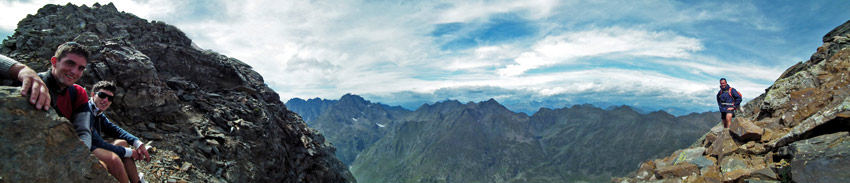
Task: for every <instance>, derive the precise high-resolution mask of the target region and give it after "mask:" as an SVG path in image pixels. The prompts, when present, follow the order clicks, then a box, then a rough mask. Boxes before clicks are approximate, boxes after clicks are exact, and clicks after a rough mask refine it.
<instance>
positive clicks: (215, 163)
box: [0, 3, 355, 182]
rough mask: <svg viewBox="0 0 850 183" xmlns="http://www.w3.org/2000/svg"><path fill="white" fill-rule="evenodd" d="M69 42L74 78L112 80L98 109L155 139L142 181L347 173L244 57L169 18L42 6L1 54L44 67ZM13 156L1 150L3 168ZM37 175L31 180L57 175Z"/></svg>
mask: <svg viewBox="0 0 850 183" xmlns="http://www.w3.org/2000/svg"><path fill="white" fill-rule="evenodd" d="M67 41H75V42H77V43H80V44H83V45H86V46H87V49H88V50H89V51H91V52H92V56H91V58H90V60H89V63H88V66H87V68H86V73H85V74H84V76H83V77H82V78H81V79H80V81H79V82H78V84H80V85H83V86H85V87H86V88H88V89H89V90H90V89H91V86H92V84H94V83H95V81H101V80H111V81H115V83H116V85H117V87H118V88H117V94H116V97H115V103H114V104H112V106H111V107H110V108H109V110H108V111H107V113H106V115H107V116H108V117H109V118H110V119H111V120H112V121H113V122H116V123H117V124H118V125H119V126H121V127H122V128H124V129H125V130H127V131H128V132H130V133H133V134H135V135H136V136H138V137H139V138H141V139H142V140H143V141H144V142H152V145H153V146H155V149H156V150H155V153H153V160H152V161H151V162H139V163H138V165H139V167H140V172H143V173H145V179H146V180H148V181H149V182H187V181H188V182H355V180H354V178H353V177H352V176H351V173H349V171H348V169H347V168H346V167H345V166H344V165H343V164H342V163H341V162H340V161H339V160H338V159H337V158H336V157H334V151H335V150H334V147H333V146H331V145H330V144H328V143H326V142H325V140H324V137H323V136H322V135H321V134H319V133H318V132H317V131H315V130H313V129H310V128H308V127H307V125H306V124H305V123H304V121H303V120H301V118H300V117H299V116H298V115H297V114H295V113H293V112H291V111H289V110H287V109H286V106H284V104H283V103H282V102H281V101H280V97H279V96H278V94H277V93H275V92H274V91H273V90H272V89H271V88H269V87H268V86H267V85H266V84H265V83H264V82H263V78H262V77H261V76H260V75H259V74H258V73H257V72H255V71H253V70H252V68H251V66H249V65H247V64H245V63H243V62H241V61H239V60H237V59H235V58H230V57H227V56H224V55H220V54H218V53H215V52H212V51H209V50H203V49H201V48H198V47H197V46H195V45H194V44H193V43H192V40H190V39H189V38H188V37H186V36H185V34H184V33H183V32H182V31H180V30H179V29H178V28H177V27H174V26H172V25H168V24H165V23H163V22H158V21H147V20H145V19H141V18H139V17H136V16H135V15H132V14H129V13H124V12H120V11H118V9H117V8H116V7H115V6H114V5H113V4H111V3H110V4H107V5H100V4H94V5H92V6H91V7H88V6H76V5H72V4H67V5H64V6H59V5H46V6H44V7H42V8H41V9H39V10H38V13H37V14H35V15H29V16H27V17H26V18H24V19H23V20H21V21H20V22H19V23H18V28H17V29H16V30H15V33H14V35H13V36H11V37H9V38H8V39H6V40H4V41H3V44H2V46H0V54H4V55H7V56H10V57H12V58H14V59H16V60H18V61H21V62H23V63H25V64H27V65H28V66H30V67H32V68H33V69H35V70H36V71H46V70H47V66H48V64H49V59H50V57H51V56H52V55H53V52H54V51H55V49H56V47H57V46H58V45H59V44H62V43H64V42H67ZM4 105H5V102H4ZM31 108H32V107H26V108H22V110H29V109H31ZM14 114H17V113H14ZM5 116H6V115H4V117H5ZM3 122H4V124H3V125H6V124H5V123H6V121H5V120H4V121H3ZM7 134H8V133H7V132H5V131H4V132H3V135H7ZM44 138H45V137H40V138H39V140H44ZM0 140H3V142H4V143H5V144H4V145H11V146H18V145H21V144H17V143H21V142H16V141H12V142H6V141H5V140H6V139H5V137H4V138H3V139H0ZM62 143H65V141H62ZM63 145H64V146H76V145H77V144H74V143H70V144H68V143H65V144H63ZM79 145H80V146H82V144H79ZM32 148H44V147H32ZM6 156H8V155H7V154H2V155H0V157H6ZM66 156H70V155H66ZM15 157H17V156H15ZM51 158H54V157H51ZM48 159H49V158H48ZM54 159H56V160H58V159H60V157H55V158H54ZM13 163H14V164H18V163H17V162H15V161H10V160H7V159H2V164H3V165H2V166H3V167H4V168H5V167H9V166H11V164H13ZM44 166H46V167H49V168H55V169H74V171H81V172H85V171H84V170H78V169H94V168H95V167H92V166H91V165H88V164H86V165H85V166H76V165H73V164H61V163H57V164H49V165H44ZM19 168H22V169H20V170H15V172H21V173H28V172H36V173H37V172H38V170H37V169H38V168H43V167H34V166H26V167H24V166H21V167H19ZM7 170H8V169H3V170H2V172H0V173H6V172H11V171H7ZM91 171H94V170H91ZM83 175H86V174H81V175H80V176H83ZM3 176H5V175H3ZM90 177H91V176H90ZM8 179H9V178H3V180H8ZM3 180H0V182H3ZM16 180H17V179H16ZM39 180H42V179H36V180H35V181H34V182H56V181H53V180H45V181H39ZM12 182H18V181H12ZM21 182H31V181H21ZM59 182H62V181H59ZM70 182H87V181H70Z"/></svg>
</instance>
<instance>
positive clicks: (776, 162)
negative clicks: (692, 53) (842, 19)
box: [612, 21, 850, 183]
mask: <svg viewBox="0 0 850 183" xmlns="http://www.w3.org/2000/svg"><path fill="white" fill-rule="evenodd" d="M823 41H824V43H823V45H822V46H821V47H819V48H818V49H817V52H815V54H813V55H812V57H811V58H810V59H809V60H808V61H806V62H800V63H797V64H796V65H794V66H792V67H791V68H788V70H786V71H785V73H783V74H782V75H781V76H780V77H779V79H777V80H776V82H775V83H774V84H773V85H772V86H770V88H768V89H766V90H765V93H764V94H761V95H760V96H758V97H756V98H755V99H753V100H752V101H750V102H748V103H747V104H746V105H744V107H743V108H742V111H740V112H739V114H738V117H737V118H736V119H735V120H734V121H733V122H732V126H731V127H730V128H729V129H725V130H724V129H723V128H722V127H721V126H719V125H718V126H716V127H715V128H714V129H712V130H711V132H709V133H708V134H705V135H704V136H703V137H702V138H700V139H699V140H697V142H696V143H694V144H693V145H691V147H690V148H688V149H682V150H679V151H676V152H675V153H673V154H671V155H670V156H669V157H666V158H663V159H656V160H651V161H646V162H644V163H641V164H640V166H639V167H640V168H639V169H638V170H637V171H636V172H634V173H633V174H632V175H631V176H630V177H626V178H614V179H612V182H624V183H625V182H807V183H808V182H850V166H848V164H850V134H848V131H850V97H848V96H850V88H848V87H850V49H849V48H848V47H850V21H848V22H846V23H844V24H843V25H841V26H838V27H837V28H835V29H834V30H832V31H831V32H829V33H828V34H827V35H826V36H824V38H823ZM718 120H719V119H718Z"/></svg>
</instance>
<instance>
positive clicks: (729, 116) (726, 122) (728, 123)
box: [723, 112, 732, 128]
mask: <svg viewBox="0 0 850 183" xmlns="http://www.w3.org/2000/svg"><path fill="white" fill-rule="evenodd" d="M731 125H732V113H731V112H730V113H726V118H724V119H723V127H725V128H729V127H730V126H731Z"/></svg>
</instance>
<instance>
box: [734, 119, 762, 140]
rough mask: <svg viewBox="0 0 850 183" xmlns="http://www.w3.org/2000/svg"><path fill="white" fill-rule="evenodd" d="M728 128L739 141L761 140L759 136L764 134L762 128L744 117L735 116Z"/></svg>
mask: <svg viewBox="0 0 850 183" xmlns="http://www.w3.org/2000/svg"><path fill="white" fill-rule="evenodd" d="M729 129H730V130H731V131H732V134H734V135H735V136H736V137H737V138H738V141H741V142H747V141H754V140H761V136H762V134H764V129H762V128H760V127H758V126H756V125H755V124H753V122H751V121H750V120H747V119H744V118H735V120H734V121H733V122H732V125H731V126H730V127H729Z"/></svg>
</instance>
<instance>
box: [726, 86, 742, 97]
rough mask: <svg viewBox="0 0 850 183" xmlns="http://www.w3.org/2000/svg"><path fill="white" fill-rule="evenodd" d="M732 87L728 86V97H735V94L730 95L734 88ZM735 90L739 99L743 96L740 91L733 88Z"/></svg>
mask: <svg viewBox="0 0 850 183" xmlns="http://www.w3.org/2000/svg"><path fill="white" fill-rule="evenodd" d="M734 89H735V88H732V87H729V97H732V99H735V96H734V95H732V90H734ZM735 92H738V96H740V97H741V99H743V98H744V95H741V91H738V90H735Z"/></svg>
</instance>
